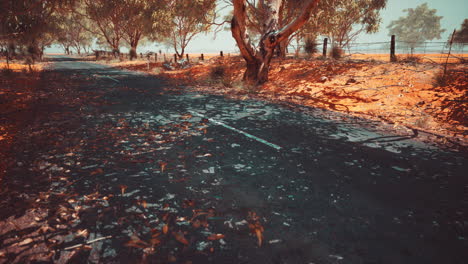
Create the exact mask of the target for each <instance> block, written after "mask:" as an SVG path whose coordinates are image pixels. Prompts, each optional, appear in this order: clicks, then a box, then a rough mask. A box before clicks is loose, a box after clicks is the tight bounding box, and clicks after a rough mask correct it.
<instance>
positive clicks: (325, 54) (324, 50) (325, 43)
mask: <svg viewBox="0 0 468 264" xmlns="http://www.w3.org/2000/svg"><path fill="white" fill-rule="evenodd" d="M327 45H328V38H325V39H324V40H323V53H322V56H323V57H324V58H326V57H327Z"/></svg>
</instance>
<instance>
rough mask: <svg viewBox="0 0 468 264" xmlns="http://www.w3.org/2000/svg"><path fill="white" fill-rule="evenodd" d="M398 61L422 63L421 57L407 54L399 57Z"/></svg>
mask: <svg viewBox="0 0 468 264" xmlns="http://www.w3.org/2000/svg"><path fill="white" fill-rule="evenodd" d="M397 61H399V62H402V63H412V64H417V63H421V61H422V60H421V58H420V57H418V56H415V55H407V56H405V57H403V58H401V57H399V58H397Z"/></svg>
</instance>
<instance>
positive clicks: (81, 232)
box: [76, 229, 89, 238]
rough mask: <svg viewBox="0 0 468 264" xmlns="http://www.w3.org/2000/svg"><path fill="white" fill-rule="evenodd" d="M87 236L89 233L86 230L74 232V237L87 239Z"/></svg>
mask: <svg viewBox="0 0 468 264" xmlns="http://www.w3.org/2000/svg"><path fill="white" fill-rule="evenodd" d="M88 234H89V232H88V230H87V229H83V230H78V232H76V236H77V237H80V236H82V237H84V238H87V237H88Z"/></svg>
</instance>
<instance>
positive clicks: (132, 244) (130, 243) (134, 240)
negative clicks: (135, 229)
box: [125, 235, 149, 248]
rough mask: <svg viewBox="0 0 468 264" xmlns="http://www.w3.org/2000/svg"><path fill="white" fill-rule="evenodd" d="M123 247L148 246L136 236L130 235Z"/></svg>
mask: <svg viewBox="0 0 468 264" xmlns="http://www.w3.org/2000/svg"><path fill="white" fill-rule="evenodd" d="M125 246H127V247H134V248H147V247H148V246H149V245H148V243H146V242H145V241H143V240H141V239H140V238H139V237H138V236H137V235H132V236H131V237H130V241H128V242H127V243H125Z"/></svg>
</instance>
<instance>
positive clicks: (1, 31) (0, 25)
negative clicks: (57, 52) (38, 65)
mask: <svg viewBox="0 0 468 264" xmlns="http://www.w3.org/2000/svg"><path fill="white" fill-rule="evenodd" d="M72 3H73V1H72V0H42V1H37V0H4V1H1V2H0V10H2V11H1V12H2V13H1V16H0V37H1V38H2V40H3V42H6V43H8V49H9V54H10V55H11V54H12V53H14V52H15V50H16V49H17V48H20V49H23V51H24V50H25V51H27V53H28V54H29V55H30V57H31V59H32V60H33V61H34V60H36V59H39V58H40V56H41V54H42V51H43V49H44V47H45V46H48V45H50V44H51V43H52V41H53V39H54V37H55V33H56V30H57V28H58V27H57V23H58V22H59V21H58V19H57V12H60V11H61V10H63V9H65V8H67V7H68V6H69V5H71V4H72ZM8 57H9V56H8Z"/></svg>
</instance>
